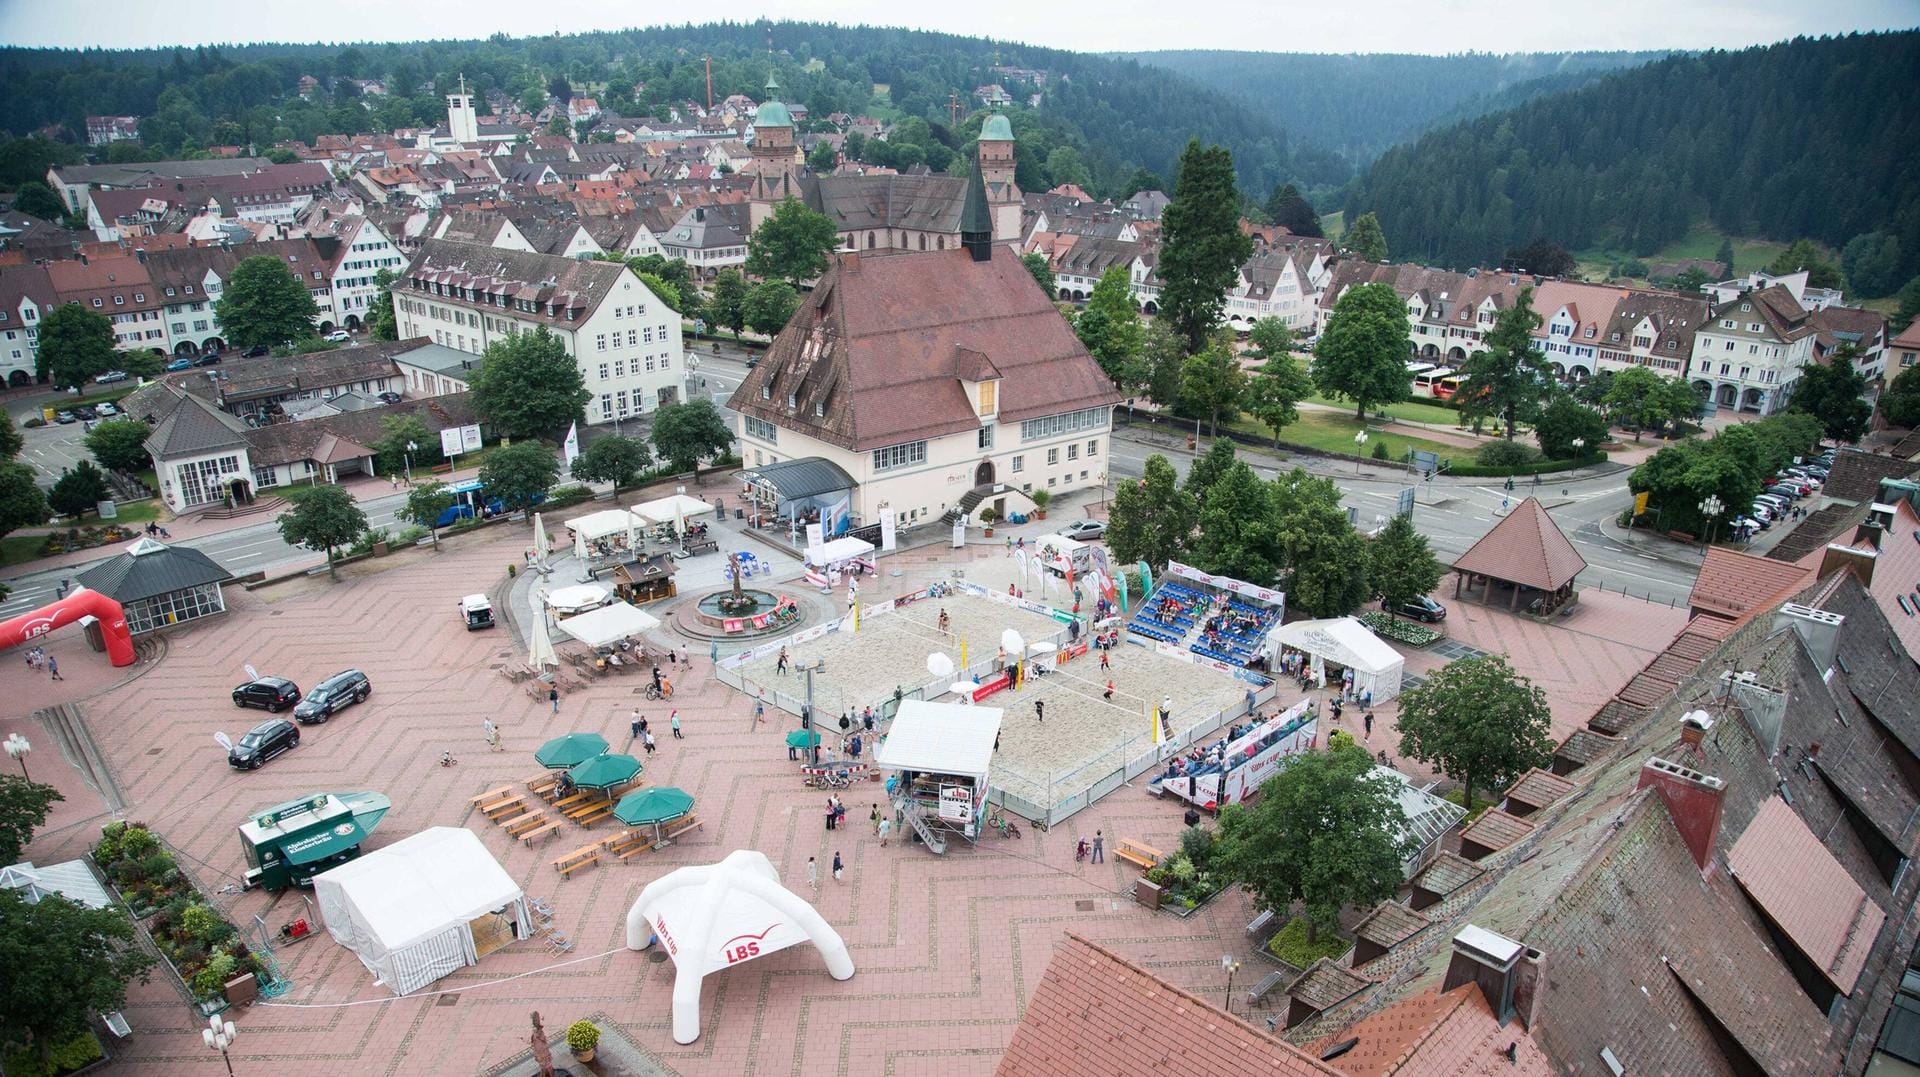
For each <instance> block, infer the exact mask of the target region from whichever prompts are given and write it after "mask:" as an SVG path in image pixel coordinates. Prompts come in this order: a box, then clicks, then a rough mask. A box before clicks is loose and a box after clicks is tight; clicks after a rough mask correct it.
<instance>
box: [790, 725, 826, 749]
mask: <svg viewBox="0 0 1920 1077" xmlns="http://www.w3.org/2000/svg"><path fill="white" fill-rule="evenodd" d="M818 743H820V734H819V733H818V732H816V731H814V730H811V729H796V730H794V731H793V732H791V733H789V734H787V747H789V748H811V747H813V746H814V745H816V744H818Z"/></svg>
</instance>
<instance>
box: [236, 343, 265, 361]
mask: <svg viewBox="0 0 1920 1077" xmlns="http://www.w3.org/2000/svg"><path fill="white" fill-rule="evenodd" d="M240 354H241V355H242V356H244V357H246V358H248V359H258V358H260V357H261V356H263V355H265V354H267V346H266V345H265V344H255V345H254V346H253V347H251V348H248V349H247V350H246V351H244V352H241V353H240Z"/></svg>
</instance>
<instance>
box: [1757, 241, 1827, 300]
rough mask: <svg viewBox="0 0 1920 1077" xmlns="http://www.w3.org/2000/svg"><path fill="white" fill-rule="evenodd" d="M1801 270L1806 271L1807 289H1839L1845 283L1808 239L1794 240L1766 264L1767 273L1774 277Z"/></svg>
mask: <svg viewBox="0 0 1920 1077" xmlns="http://www.w3.org/2000/svg"><path fill="white" fill-rule="evenodd" d="M1802 269H1804V270H1806V271H1807V286H1808V287H1809V288H1839V287H1842V286H1843V284H1844V283H1845V282H1844V281H1842V280H1841V279H1840V270H1839V269H1838V268H1837V267H1835V266H1834V264H1833V263H1832V262H1829V261H1827V256H1826V255H1825V254H1822V253H1821V251H1820V248H1819V247H1817V246H1814V243H1813V241H1812V240H1810V239H1796V240H1794V241H1793V242H1792V243H1791V244H1789V245H1788V247H1787V249H1786V250H1784V251H1781V252H1780V253H1779V254H1778V255H1776V256H1775V257H1774V259H1773V261H1771V262H1768V263H1767V272H1768V273H1771V274H1772V275H1774V276H1776V277H1784V276H1786V275H1787V274H1789V273H1798V272H1799V271H1800V270H1802Z"/></svg>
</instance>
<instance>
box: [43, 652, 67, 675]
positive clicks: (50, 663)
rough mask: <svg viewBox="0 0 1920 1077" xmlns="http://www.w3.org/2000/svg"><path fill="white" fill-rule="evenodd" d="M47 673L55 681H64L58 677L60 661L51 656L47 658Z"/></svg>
mask: <svg viewBox="0 0 1920 1077" xmlns="http://www.w3.org/2000/svg"><path fill="white" fill-rule="evenodd" d="M47 673H48V675H49V676H51V677H52V678H53V679H54V680H56V681H64V680H66V678H65V677H62V676H61V675H60V660H59V659H57V658H55V657H54V656H52V655H48V656H47Z"/></svg>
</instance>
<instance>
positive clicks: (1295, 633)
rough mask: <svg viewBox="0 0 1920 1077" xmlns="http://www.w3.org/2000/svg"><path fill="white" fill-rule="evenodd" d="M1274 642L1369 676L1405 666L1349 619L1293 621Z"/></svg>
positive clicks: (1333, 618) (1376, 638)
mask: <svg viewBox="0 0 1920 1077" xmlns="http://www.w3.org/2000/svg"><path fill="white" fill-rule="evenodd" d="M1274 638H1275V639H1277V640H1278V641H1279V642H1280V643H1282V644H1284V645H1286V646H1288V647H1292V648H1293V649H1295V650H1299V651H1306V652H1307V653H1308V654H1317V655H1319V656H1321V657H1322V658H1325V659H1327V660H1329V661H1332V662H1337V663H1339V664H1340V665H1343V666H1351V667H1352V668H1354V669H1357V670H1364V671H1365V672H1368V673H1384V672H1386V671H1387V670H1390V669H1395V668H1397V667H1399V666H1401V665H1404V664H1405V660H1404V659H1402V658H1401V657H1400V652H1398V651H1396V650H1394V649H1393V648H1392V647H1389V646H1387V645H1386V643H1385V642H1384V641H1382V640H1381V639H1380V637H1379V636H1376V635H1374V634H1373V632H1372V631H1371V630H1369V629H1368V628H1367V626H1366V625H1363V624H1361V623H1360V622H1359V621H1358V620H1356V619H1354V618H1352V617H1330V618H1328V619H1326V620H1323V621H1295V622H1293V623H1292V624H1290V625H1284V626H1282V627H1281V628H1280V630H1279V632H1278V633H1276V635H1275V637H1274Z"/></svg>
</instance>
